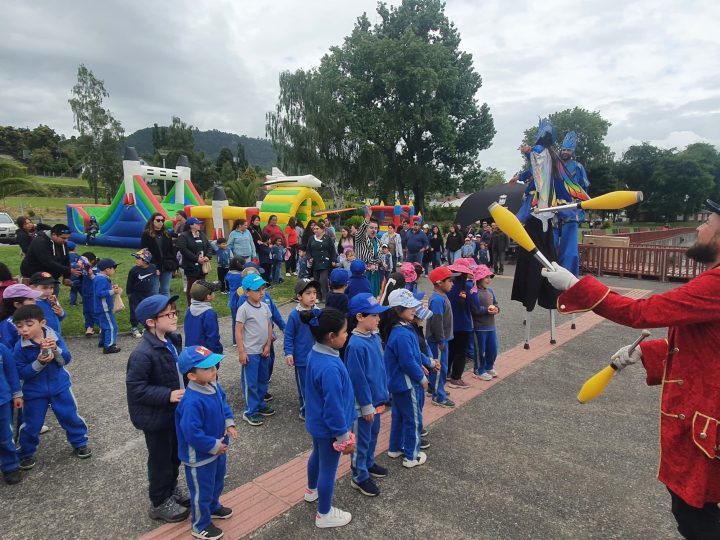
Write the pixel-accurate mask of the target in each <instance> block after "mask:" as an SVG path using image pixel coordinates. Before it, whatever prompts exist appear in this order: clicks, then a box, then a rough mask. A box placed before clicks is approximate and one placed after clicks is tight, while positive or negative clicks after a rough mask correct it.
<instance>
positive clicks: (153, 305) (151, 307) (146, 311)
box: [135, 294, 178, 324]
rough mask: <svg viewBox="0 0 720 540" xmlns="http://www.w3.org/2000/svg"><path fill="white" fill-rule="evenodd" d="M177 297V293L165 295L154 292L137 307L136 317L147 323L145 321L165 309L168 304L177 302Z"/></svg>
mask: <svg viewBox="0 0 720 540" xmlns="http://www.w3.org/2000/svg"><path fill="white" fill-rule="evenodd" d="M177 299H178V296H177V295H175V296H165V295H164V294H153V295H152V296H148V297H147V298H146V299H145V300H143V301H142V302H140V303H139V304H138V305H137V307H136V308H135V318H137V320H138V321H140V323H141V324H145V321H147V320H148V319H152V318H153V317H155V315H157V314H158V313H160V312H161V311H162V310H163V309H165V308H166V307H167V305H168V304H170V303H172V302H175V301H176V300H177Z"/></svg>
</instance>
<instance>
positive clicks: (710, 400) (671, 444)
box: [542, 200, 720, 539]
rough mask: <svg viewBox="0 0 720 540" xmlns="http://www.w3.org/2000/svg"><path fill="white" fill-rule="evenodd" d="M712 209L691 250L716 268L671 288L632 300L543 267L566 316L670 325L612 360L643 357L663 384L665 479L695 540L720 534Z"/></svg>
mask: <svg viewBox="0 0 720 540" xmlns="http://www.w3.org/2000/svg"><path fill="white" fill-rule="evenodd" d="M707 207H708V209H709V210H710V211H711V214H710V218H709V219H708V220H707V221H706V222H705V223H703V224H702V225H700V226H699V227H698V228H697V234H698V237H697V241H696V242H695V244H694V245H693V246H692V247H690V248H689V249H688V250H687V253H686V254H687V256H688V257H690V258H692V259H694V260H696V261H698V262H700V263H705V264H707V265H708V268H709V269H708V270H707V271H705V272H703V273H702V274H700V275H699V276H697V277H696V278H695V279H693V280H691V281H689V282H688V283H686V284H685V285H682V286H681V287H678V288H677V289H674V290H672V291H668V292H665V293H662V294H656V295H653V296H651V297H649V298H646V299H641V300H632V299H630V298H627V297H625V296H621V295H619V294H617V293H614V292H612V291H611V290H610V289H609V288H608V287H607V286H606V285H603V284H602V283H600V282H599V281H598V280H596V279H595V278H593V277H591V276H585V277H584V278H582V279H581V280H578V279H577V278H576V277H575V276H573V275H572V273H570V272H569V271H568V270H566V269H564V268H563V267H561V266H559V265H557V263H553V266H555V267H556V271H554V272H552V271H547V270H545V269H543V271H542V272H543V275H544V276H545V277H547V279H548V281H550V283H551V284H552V285H553V287H555V288H556V289H559V290H562V291H565V292H563V293H562V294H561V295H560V297H559V298H558V301H557V305H558V310H559V311H560V312H561V313H576V312H579V311H588V310H593V311H594V312H595V313H597V314H598V315H601V316H603V317H605V318H606V319H609V320H611V321H614V322H616V323H619V324H623V325H625V326H630V327H633V328H662V327H665V326H668V327H669V330H668V337H667V339H658V340H653V341H646V342H644V343H642V344H641V345H640V347H639V348H637V349H635V350H634V351H632V352H630V351H629V346H626V347H623V348H622V349H620V350H619V351H618V352H617V353H616V354H615V356H614V357H613V358H614V359H613V364H614V365H615V367H617V368H618V369H622V368H624V367H625V366H627V365H630V364H634V363H635V362H637V361H638V360H639V361H641V362H642V364H643V366H644V367H645V371H646V372H647V384H648V385H662V400H661V405H660V468H659V471H658V479H659V480H660V481H661V482H662V483H664V484H665V485H666V486H667V488H668V490H669V491H670V496H671V498H672V513H673V515H674V516H675V519H676V521H677V523H678V530H679V531H680V534H682V535H683V536H684V537H685V538H692V539H720V509H718V503H719V502H720V352H719V351H720V204H718V203H715V202H713V201H710V200H708V201H707Z"/></svg>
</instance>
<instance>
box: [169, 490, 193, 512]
mask: <svg viewBox="0 0 720 540" xmlns="http://www.w3.org/2000/svg"><path fill="white" fill-rule="evenodd" d="M172 496H173V499H175V502H176V503H178V504H179V505H180V506H184V507H185V508H190V496H189V495H188V494H187V493H185V492H184V491H183V490H182V489H180V486H175V489H174V490H173V494H172Z"/></svg>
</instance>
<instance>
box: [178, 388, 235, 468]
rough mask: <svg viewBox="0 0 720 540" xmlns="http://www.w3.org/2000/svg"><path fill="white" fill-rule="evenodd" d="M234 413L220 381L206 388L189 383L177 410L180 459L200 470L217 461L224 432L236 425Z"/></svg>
mask: <svg viewBox="0 0 720 540" xmlns="http://www.w3.org/2000/svg"><path fill="white" fill-rule="evenodd" d="M234 425H235V421H234V420H233V412H232V410H231V409H230V405H228V402H227V398H226V397H225V392H224V391H223V389H222V388H221V387H220V384H219V383H217V382H214V383H210V384H208V385H207V386H203V385H200V384H197V383H196V382H193V381H190V382H189V383H188V385H187V387H186V388H185V394H184V395H183V398H182V399H181V400H180V403H179V404H178V406H177V409H176V410H175V429H176V431H177V438H178V457H179V458H180V461H181V462H182V463H184V464H185V465H187V466H189V467H200V466H202V465H206V464H207V463H210V462H211V461H214V460H216V459H217V458H218V455H217V451H218V450H219V448H220V443H222V442H224V443H225V444H227V438H226V436H225V430H226V429H227V428H228V427H230V426H234Z"/></svg>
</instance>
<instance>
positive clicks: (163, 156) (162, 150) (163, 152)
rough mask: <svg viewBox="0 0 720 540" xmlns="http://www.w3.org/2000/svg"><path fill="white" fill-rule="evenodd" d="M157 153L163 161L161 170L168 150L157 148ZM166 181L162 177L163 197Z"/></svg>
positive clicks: (165, 191) (165, 190) (165, 193)
mask: <svg viewBox="0 0 720 540" xmlns="http://www.w3.org/2000/svg"><path fill="white" fill-rule="evenodd" d="M157 153H158V154H160V157H161V158H162V160H163V169H164V168H165V158H166V157H167V155H168V154H169V153H170V150H167V149H165V148H158V150H157ZM166 182H167V180H166V179H165V177H164V176H163V197H164V196H166V195H167V183H166Z"/></svg>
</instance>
